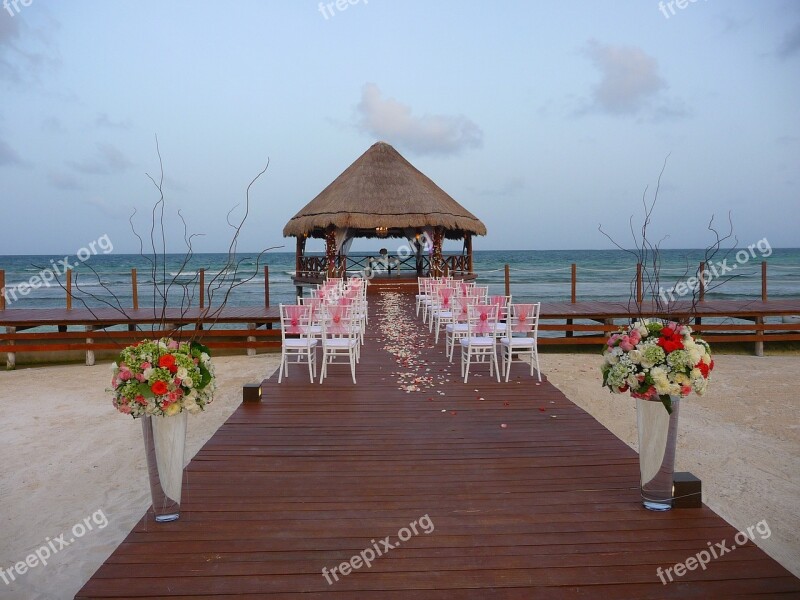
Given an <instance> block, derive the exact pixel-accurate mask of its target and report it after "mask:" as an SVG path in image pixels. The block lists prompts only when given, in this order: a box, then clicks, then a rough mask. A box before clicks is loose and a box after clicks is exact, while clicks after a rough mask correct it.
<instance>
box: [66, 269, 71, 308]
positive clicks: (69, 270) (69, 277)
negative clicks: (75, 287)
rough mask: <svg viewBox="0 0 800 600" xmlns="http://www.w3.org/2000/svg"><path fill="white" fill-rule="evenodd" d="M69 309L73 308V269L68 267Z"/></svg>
mask: <svg viewBox="0 0 800 600" xmlns="http://www.w3.org/2000/svg"><path fill="white" fill-rule="evenodd" d="M66 275H67V310H72V269H67V273H66Z"/></svg>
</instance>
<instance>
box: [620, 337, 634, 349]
mask: <svg viewBox="0 0 800 600" xmlns="http://www.w3.org/2000/svg"><path fill="white" fill-rule="evenodd" d="M619 347H620V348H622V350H623V351H624V352H630V351H631V350H633V347H634V344H632V343H631V338H630V337H628V336H627V335H623V336H622V341H621V342H620V344H619Z"/></svg>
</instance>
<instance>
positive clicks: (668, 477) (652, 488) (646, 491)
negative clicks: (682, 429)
mask: <svg viewBox="0 0 800 600" xmlns="http://www.w3.org/2000/svg"><path fill="white" fill-rule="evenodd" d="M679 412H680V396H672V414H669V413H668V412H667V409H666V408H664V405H663V404H662V403H661V401H660V400H655V401H653V400H641V399H640V400H637V402H636V420H637V424H638V428H639V474H640V477H641V478H640V485H641V491H642V504H644V507H645V508H647V509H649V510H659V511H663V510H669V509H671V508H672V500H673V494H672V475H673V473H674V471H675V446H676V443H677V441H678V413H679Z"/></svg>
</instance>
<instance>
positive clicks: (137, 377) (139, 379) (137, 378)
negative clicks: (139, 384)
mask: <svg viewBox="0 0 800 600" xmlns="http://www.w3.org/2000/svg"><path fill="white" fill-rule="evenodd" d="M135 377H136V381H144V375H142V374H141V373H137V374H136V375H135Z"/></svg>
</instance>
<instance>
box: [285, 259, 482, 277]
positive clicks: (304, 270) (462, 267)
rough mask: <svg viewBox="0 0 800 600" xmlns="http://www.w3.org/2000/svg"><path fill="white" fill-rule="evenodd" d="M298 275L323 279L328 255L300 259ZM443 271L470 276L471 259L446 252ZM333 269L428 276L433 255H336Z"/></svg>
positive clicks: (340, 273)
mask: <svg viewBox="0 0 800 600" xmlns="http://www.w3.org/2000/svg"><path fill="white" fill-rule="evenodd" d="M298 267H299V268H298V269H297V274H296V276H297V277H303V278H310V279H316V278H324V277H325V276H326V275H327V274H328V258H327V257H326V256H325V255H304V256H301V257H299V260H298ZM438 271H439V272H440V273H447V274H449V275H453V276H463V275H470V274H471V272H470V270H469V258H468V257H467V256H465V255H463V254H451V255H443V256H442V262H441V264H440V265H439V269H438ZM333 272H334V273H335V274H336V276H340V277H341V276H344V274H345V272H346V273H347V274H349V275H354V274H356V273H361V274H362V275H363V276H365V277H368V278H371V277H411V276H414V277H416V276H418V275H421V276H426V275H429V274H430V273H431V257H430V256H428V255H427V254H424V255H421V256H420V257H419V264H418V259H417V256H416V255H415V254H410V255H398V254H380V253H375V254H350V255H347V256H337V257H336V264H335V265H334V268H333Z"/></svg>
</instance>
